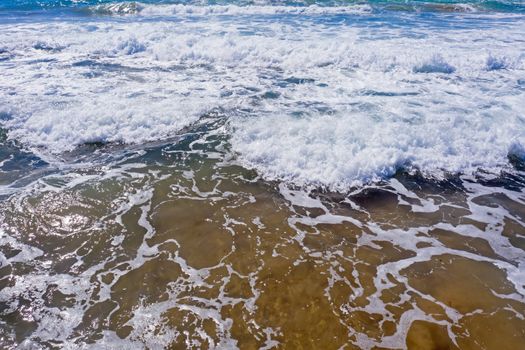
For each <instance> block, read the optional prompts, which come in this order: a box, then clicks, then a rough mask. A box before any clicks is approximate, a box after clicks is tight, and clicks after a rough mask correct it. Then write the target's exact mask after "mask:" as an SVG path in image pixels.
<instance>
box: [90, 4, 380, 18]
mask: <svg viewBox="0 0 525 350" xmlns="http://www.w3.org/2000/svg"><path fill="white" fill-rule="evenodd" d="M88 10H89V11H90V12H91V13H93V14H98V15H100V14H102V15H140V16H149V17H151V16H221V15H224V16H239V15H280V14H289V15H324V14H367V13H370V12H372V7H371V6H370V5H368V4H354V5H348V6H319V5H310V6H279V5H273V6H271V5H252V6H239V5H205V6H204V5H186V4H172V5H151V4H142V3H138V2H128V3H116V4H104V5H97V6H93V7H89V8H88Z"/></svg>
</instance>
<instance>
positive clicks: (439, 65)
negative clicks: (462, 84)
mask: <svg viewBox="0 0 525 350" xmlns="http://www.w3.org/2000/svg"><path fill="white" fill-rule="evenodd" d="M413 71H414V73H443V74H451V73H454V72H455V71H456V68H454V67H453V66H452V65H450V64H449V63H447V62H446V61H445V60H444V59H443V57H441V56H440V55H436V56H433V57H432V58H431V59H429V60H427V61H426V62H423V63H421V64H419V65H417V66H415V67H414V69H413Z"/></svg>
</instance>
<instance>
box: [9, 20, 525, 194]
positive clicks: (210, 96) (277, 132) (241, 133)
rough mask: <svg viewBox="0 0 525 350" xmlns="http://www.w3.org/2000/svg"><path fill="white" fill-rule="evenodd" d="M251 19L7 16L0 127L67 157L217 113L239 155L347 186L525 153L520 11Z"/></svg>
mask: <svg viewBox="0 0 525 350" xmlns="http://www.w3.org/2000/svg"><path fill="white" fill-rule="evenodd" d="M255 18H257V16H255V17H253V16H252V17H250V16H248V17H246V18H244V19H243V18H234V19H231V18H230V19H220V18H216V19H207V20H206V21H199V20H196V21H193V20H192V21H182V22H172V21H165V22H164V21H155V22H141V21H133V20H129V21H127V20H126V21H122V20H120V19H119V20H118V21H115V22H112V21H107V22H104V23H101V22H97V21H94V22H91V23H87V22H82V23H48V24H45V23H40V24H38V23H37V24H20V25H14V24H11V25H8V24H4V25H2V27H3V28H2V31H1V32H0V33H1V34H0V38H1V41H2V43H3V44H2V45H3V50H4V53H5V57H6V59H4V60H3V61H0V64H1V65H2V78H3V79H2V81H1V82H0V103H1V104H0V105H1V110H2V113H3V115H9V116H10V117H9V118H3V119H4V120H3V122H2V123H3V125H4V126H5V127H7V128H9V130H10V131H9V135H10V137H11V138H16V139H18V140H20V141H22V142H23V143H25V144H26V145H29V146H30V147H42V148H43V149H45V150H47V151H49V152H51V153H60V152H63V151H67V150H71V149H73V148H74V147H76V146H78V145H80V144H82V143H86V142H99V141H100V142H127V143H140V142H145V141H150V140H157V139H162V138H165V137H169V136H170V135H173V134H174V133H176V132H177V131H178V130H180V129H181V128H184V127H186V126H188V125H189V124H191V123H193V122H195V121H196V120H198V119H199V118H200V117H201V116H202V115H203V114H204V113H206V112H209V111H211V110H214V109H221V110H222V111H224V114H225V115H226V116H227V117H228V118H230V126H231V128H230V133H231V142H232V146H233V151H234V152H236V153H237V154H239V157H240V161H241V162H242V163H243V164H245V165H247V166H249V167H253V168H256V169H258V170H259V171H260V172H261V173H262V174H263V175H264V176H266V177H268V178H272V179H284V180H288V181H292V182H295V183H298V184H309V183H315V184H318V185H323V186H328V187H331V188H338V189H340V188H343V187H346V186H350V185H354V184H359V183H362V182H366V181H371V180H374V179H377V178H384V177H388V176H390V175H392V174H393V173H394V172H395V171H396V170H397V169H399V168H400V167H403V166H409V167H411V166H412V167H416V168H418V169H419V170H421V171H422V172H424V173H429V174H434V173H440V172H443V171H445V172H470V171H473V170H475V169H477V168H480V167H481V168H496V169H499V168H500V167H502V166H507V165H508V160H507V156H508V154H509V153H511V154H516V155H518V156H521V155H522V153H523V152H521V153H520V151H519V150H523V145H525V140H524V137H525V121H524V115H523V111H524V110H525V98H524V94H525V89H524V86H525V84H524V83H523V82H522V81H523V79H522V78H520V77H521V76H522V75H523V72H524V71H525V52H524V51H523V49H522V48H521V46H519V45H517V44H516V43H518V42H520V40H522V33H523V31H524V30H525V27H524V25H523V22H520V21H516V22H505V23H504V24H498V23H497V22H496V24H497V25H493V26H486V27H484V28H482V29H480V28H477V29H476V30H475V31H473V30H471V29H454V30H449V31H447V32H439V31H436V30H434V29H432V28H426V27H424V26H420V27H417V26H416V27H414V26H407V27H406V28H390V27H383V28H369V27H367V26H366V25H357V24H356V25H351V26H350V25H325V24H322V23H318V22H316V21H315V20H312V21H308V20H301V26H298V25H297V23H296V22H294V21H291V22H287V21H284V22H279V21H277V22H265V24H264V25H261V24H260V23H258V22H257V21H254V19H255ZM501 38H505V40H501Z"/></svg>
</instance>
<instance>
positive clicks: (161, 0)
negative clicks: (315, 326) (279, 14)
mask: <svg viewBox="0 0 525 350" xmlns="http://www.w3.org/2000/svg"><path fill="white" fill-rule="evenodd" d="M117 2H119V1H115V0H4V1H2V3H1V4H0V9H2V10H25V11H31V10H41V9H56V8H79V7H84V6H93V5H100V4H111V3H117ZM120 2H122V1H120ZM140 2H141V3H145V4H192V3H194V4H198V5H217V4H221V5H227V4H235V5H255V4H257V5H260V4H261V2H260V1H248V0H232V1H226V0H224V1H221V0H216V1H213V0H211V1H210V0H207V1H191V0H188V1H184V0H181V1H176V0H144V1H140ZM262 3H265V4H271V5H292V6H308V5H312V4H317V5H320V6H344V5H351V4H365V3H366V4H370V5H373V6H375V7H377V8H378V9H381V8H385V7H386V8H388V7H389V6H391V5H403V6H405V7H406V8H407V9H408V8H410V9H412V10H417V9H425V8H426V9H429V6H432V5H434V4H439V5H450V4H468V5H472V6H474V7H476V8H478V9H482V10H487V11H490V10H492V11H506V12H523V11H524V10H525V3H524V1H522V0H514V1H511V0H503V1H494V0H470V1H468V0H466V1H461V0H450V1H447V0H436V1H424V0H411V1H408V0H368V1H358V0H326V1H314V0H312V1H264V2H262Z"/></svg>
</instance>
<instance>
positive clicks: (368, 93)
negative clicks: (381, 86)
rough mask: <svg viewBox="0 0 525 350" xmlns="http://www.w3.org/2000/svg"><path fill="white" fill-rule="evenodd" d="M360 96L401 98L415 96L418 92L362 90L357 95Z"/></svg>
mask: <svg viewBox="0 0 525 350" xmlns="http://www.w3.org/2000/svg"><path fill="white" fill-rule="evenodd" d="M357 94H358V95H360V96H378V97H403V96H417V95H419V93H418V92H393V91H377V90H369V89H363V90H360V91H359V92H358V93H357Z"/></svg>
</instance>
